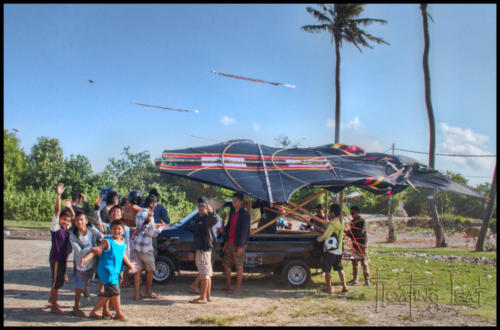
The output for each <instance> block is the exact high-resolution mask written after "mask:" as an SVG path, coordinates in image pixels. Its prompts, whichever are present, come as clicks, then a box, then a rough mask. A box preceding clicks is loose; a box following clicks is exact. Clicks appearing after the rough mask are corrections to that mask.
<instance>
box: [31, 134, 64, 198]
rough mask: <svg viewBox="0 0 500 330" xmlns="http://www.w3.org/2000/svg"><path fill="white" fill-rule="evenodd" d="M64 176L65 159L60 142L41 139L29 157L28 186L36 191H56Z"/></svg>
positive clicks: (52, 139) (43, 137) (47, 138)
mask: <svg viewBox="0 0 500 330" xmlns="http://www.w3.org/2000/svg"><path fill="white" fill-rule="evenodd" d="M63 174H64V157H63V149H62V147H61V146H60V145H59V140H58V139H56V138H49V137H45V136H41V137H39V138H38V139H37V143H36V144H35V145H33V147H32V148H31V154H30V155H29V157H28V170H27V180H28V181H27V184H28V185H30V186H32V187H33V188H35V189H37V188H42V189H55V186H56V184H57V183H58V182H59V180H61V178H62V176H63Z"/></svg>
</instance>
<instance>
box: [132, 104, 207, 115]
mask: <svg viewBox="0 0 500 330" xmlns="http://www.w3.org/2000/svg"><path fill="white" fill-rule="evenodd" d="M135 104H137V105H142V106H143V107H150V108H158V109H165V110H173V111H181V112H195V113H198V112H199V111H198V110H196V109H195V110H185V109H173V108H167V107H160V106H159V105H148V104H142V103H135Z"/></svg>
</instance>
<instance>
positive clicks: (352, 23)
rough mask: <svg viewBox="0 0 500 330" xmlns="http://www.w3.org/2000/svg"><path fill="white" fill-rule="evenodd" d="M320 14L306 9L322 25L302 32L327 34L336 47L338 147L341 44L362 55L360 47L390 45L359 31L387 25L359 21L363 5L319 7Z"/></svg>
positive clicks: (336, 138)
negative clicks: (344, 42) (347, 44)
mask: <svg viewBox="0 0 500 330" xmlns="http://www.w3.org/2000/svg"><path fill="white" fill-rule="evenodd" d="M318 6H319V7H320V10H317V9H314V8H311V7H307V8H306V10H307V12H308V13H310V14H312V15H313V16H314V17H315V18H316V19H317V20H318V21H319V22H320V23H322V24H320V25H304V26H302V29H303V30H304V31H306V32H311V33H319V32H322V31H327V32H328V33H330V34H331V36H332V42H334V43H335V59H336V62H335V143H338V142H339V136H340V48H341V47H342V40H345V41H347V42H350V43H352V44H353V45H354V46H356V48H357V49H358V50H359V51H360V52H361V48H360V45H361V46H364V47H368V48H373V47H372V46H370V45H369V44H368V41H367V39H368V40H369V41H373V42H376V43H377V44H386V45H389V43H387V42H386V41H384V40H383V39H381V38H377V37H374V36H372V35H370V34H368V33H366V32H365V31H363V30H361V29H360V28H359V26H360V25H363V26H367V25H369V24H372V23H374V22H378V23H382V24H385V23H387V21H385V20H383V19H375V18H358V17H359V15H360V14H361V12H362V11H363V8H364V6H365V5H364V4H359V3H341V4H338V3H336V4H333V8H332V5H330V4H318Z"/></svg>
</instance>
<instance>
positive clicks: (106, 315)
mask: <svg viewBox="0 0 500 330" xmlns="http://www.w3.org/2000/svg"><path fill="white" fill-rule="evenodd" d="M111 316H113V314H111V313H110V312H109V311H107V312H102V318H105V317H111Z"/></svg>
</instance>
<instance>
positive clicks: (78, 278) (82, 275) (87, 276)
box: [75, 268, 95, 289]
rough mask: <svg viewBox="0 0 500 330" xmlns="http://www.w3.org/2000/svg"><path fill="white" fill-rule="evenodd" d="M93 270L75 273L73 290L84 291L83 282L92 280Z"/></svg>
mask: <svg viewBox="0 0 500 330" xmlns="http://www.w3.org/2000/svg"><path fill="white" fill-rule="evenodd" d="M94 274H95V268H91V269H89V270H84V271H79V270H77V271H76V274H75V289H85V282H86V281H87V280H92V279H94Z"/></svg>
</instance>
